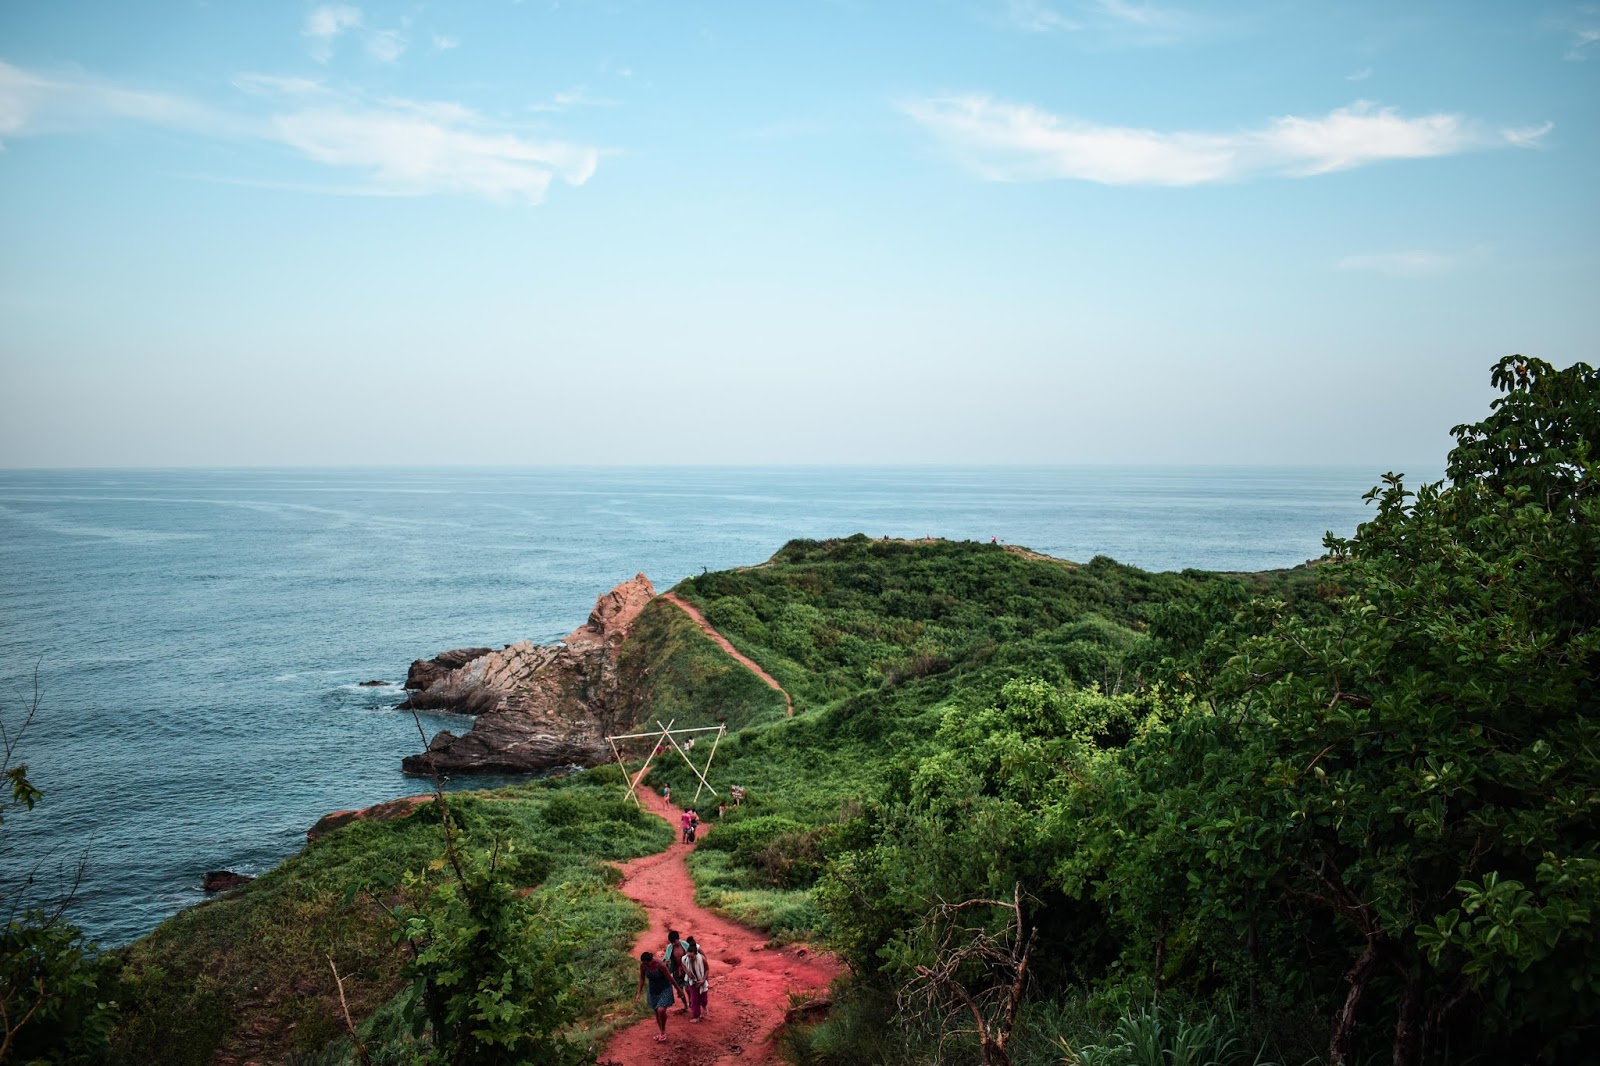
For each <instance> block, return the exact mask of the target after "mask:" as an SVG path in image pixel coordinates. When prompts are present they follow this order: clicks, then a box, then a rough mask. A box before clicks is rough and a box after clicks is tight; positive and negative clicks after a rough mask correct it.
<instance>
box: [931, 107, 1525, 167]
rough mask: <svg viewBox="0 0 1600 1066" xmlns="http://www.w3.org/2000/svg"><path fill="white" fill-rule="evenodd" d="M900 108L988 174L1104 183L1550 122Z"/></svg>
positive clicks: (1361, 161) (1356, 114) (1329, 156)
mask: <svg viewBox="0 0 1600 1066" xmlns="http://www.w3.org/2000/svg"><path fill="white" fill-rule="evenodd" d="M902 109H903V110H904V111H905V112H906V113H907V114H908V115H910V116H911V117H912V118H913V119H915V120H916V121H917V122H919V123H921V124H922V126H923V127H924V128H926V129H928V130H929V131H930V132H932V133H933V134H934V135H935V136H936V137H938V138H939V139H940V140H941V141H943V142H944V143H945V145H946V146H948V148H949V149H950V150H951V151H952V152H953V153H954V155H955V156H956V157H957V158H958V159H959V160H960V161H961V162H963V163H964V164H965V165H966V166H968V167H969V168H970V169H972V170H973V171H975V172H976V173H978V174H979V175H980V176H982V177H984V178H987V179H989V180H991V181H1048V180H1059V179H1076V180H1080V181H1093V182H1099V183H1101V184H1106V185H1202V184H1207V183H1211V182H1225V181H1241V180H1244V179H1247V178H1254V177H1266V176H1296V177H1303V176H1308V175H1313V174H1326V173H1329V172H1331V171H1336V170H1348V169H1351V168H1353V167H1359V166H1365V165H1367V164H1370V163H1377V162H1381V161H1384V160H1390V159H1420V158H1426V157H1430V156H1444V155H1453V154H1456V153H1459V152H1464V151H1468V150H1471V149H1476V148H1488V147H1497V146H1500V147H1503V146H1508V145H1510V146H1516V147H1523V148H1525V147H1530V146H1533V145H1535V144H1537V143H1538V141H1539V138H1540V137H1542V136H1543V135H1544V134H1545V133H1546V132H1548V131H1549V129H1550V124H1548V123H1546V124H1544V125H1542V126H1538V127H1529V128H1524V129H1516V130H1503V131H1500V132H1499V133H1491V132H1488V131H1485V130H1483V129H1481V128H1479V127H1478V126H1477V125H1476V124H1475V123H1472V122H1470V121H1468V120H1466V119H1464V118H1462V117H1461V116H1460V115H1452V114H1432V115H1422V116H1419V117H1416V118H1406V117H1404V116H1402V115H1400V114H1399V112H1397V111H1396V110H1395V109H1394V108H1386V107H1378V106H1377V105H1375V104H1372V103H1370V102H1368V101H1363V100H1358V101H1356V102H1355V103H1353V104H1351V105H1349V106H1348V107H1342V108H1337V109H1335V110H1334V111H1330V112H1329V113H1328V114H1326V115H1321V116H1316V117H1311V118H1305V117H1301V116H1297V115H1285V116H1281V117H1279V118H1274V119H1271V120H1269V121H1268V122H1266V123H1265V124H1263V125H1261V126H1258V127H1256V128H1253V129H1242V130H1234V131H1229V132H1210V131H1191V130H1177V131H1163V130H1152V129H1140V128H1136V127H1129V126H1108V125H1102V124H1099V123H1095V122H1089V121H1085V120H1083V119H1077V118H1072V117H1069V116H1062V115H1056V114H1053V113H1051V112H1049V111H1045V110H1043V109H1041V108H1036V107H1032V106H1029V105H1027V104H1012V103H1007V102H1005V101H1000V100H994V99H991V98H990V97H987V96H983V95H967V96H956V97H939V98H929V99H923V100H916V101H912V102H910V103H908V104H905V105H903V108H902Z"/></svg>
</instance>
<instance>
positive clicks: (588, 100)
mask: <svg viewBox="0 0 1600 1066" xmlns="http://www.w3.org/2000/svg"><path fill="white" fill-rule="evenodd" d="M616 106H617V101H615V100H611V99H608V98H607V97H604V96H590V95H589V89H588V87H587V86H584V85H574V86H573V87H572V88H570V89H564V90H562V91H561V92H558V93H556V94H555V95H554V96H552V97H551V98H550V99H548V100H541V101H539V102H538V103H536V104H529V105H528V110H529V111H566V110H567V109H569V108H573V107H616Z"/></svg>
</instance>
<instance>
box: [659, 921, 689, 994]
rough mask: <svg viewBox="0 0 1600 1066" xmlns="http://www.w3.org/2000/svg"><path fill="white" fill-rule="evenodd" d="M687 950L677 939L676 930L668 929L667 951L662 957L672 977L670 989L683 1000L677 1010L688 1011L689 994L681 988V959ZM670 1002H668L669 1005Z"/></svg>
mask: <svg viewBox="0 0 1600 1066" xmlns="http://www.w3.org/2000/svg"><path fill="white" fill-rule="evenodd" d="M688 950H689V949H688V948H687V947H686V946H685V945H684V943H683V941H682V940H681V939H680V938H679V936H678V931H677V930H676V929H668V930H667V950H666V954H665V956H664V957H665V959H666V963H667V973H668V974H670V975H671V976H672V987H673V988H674V989H676V990H677V993H678V997H679V998H680V999H682V1000H683V1006H682V1007H679V1008H678V1009H679V1010H688V1009H689V993H688V992H686V991H685V990H684V987H683V957H684V955H686V954H688ZM670 1002H671V1001H670V1000H669V1001H668V1003H669V1005H670Z"/></svg>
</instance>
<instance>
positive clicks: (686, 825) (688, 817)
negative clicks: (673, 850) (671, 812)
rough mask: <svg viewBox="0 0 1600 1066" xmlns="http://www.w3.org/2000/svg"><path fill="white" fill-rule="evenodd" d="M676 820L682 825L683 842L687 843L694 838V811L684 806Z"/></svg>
mask: <svg viewBox="0 0 1600 1066" xmlns="http://www.w3.org/2000/svg"><path fill="white" fill-rule="evenodd" d="M678 821H679V822H680V823H681V824H682V825H683V842H684V843H685V844H687V843H689V842H690V841H692V840H693V839H694V812H693V811H691V810H690V809H689V808H687V807H685V808H684V809H683V817H681V818H679V819H678Z"/></svg>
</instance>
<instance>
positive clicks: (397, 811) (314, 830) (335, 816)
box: [206, 792, 433, 877]
mask: <svg viewBox="0 0 1600 1066" xmlns="http://www.w3.org/2000/svg"><path fill="white" fill-rule="evenodd" d="M431 802H433V794H432V793H431V792H430V793H428V794H427V795H423V796H401V797H400V798H399V799H392V800H384V801H383V802H382V803H374V804H373V805H372V806H370V807H362V808H360V809H359V810H354V811H334V812H333V813H332V814H324V815H323V816H322V817H321V818H318V819H317V824H316V825H314V826H312V827H311V828H310V829H307V830H306V842H307V843H310V842H311V841H313V840H316V839H318V838H319V837H323V836H326V835H328V834H329V833H331V832H333V831H334V830H335V829H339V828H341V827H343V826H347V825H349V824H350V823H351V822H388V821H392V820H394V819H396V818H404V817H405V816H406V815H408V814H410V813H411V812H413V811H415V810H416V809H417V808H418V807H420V806H422V805H423V804H424V803H431ZM206 876H207V877H209V876H211V875H210V874H207V875H206Z"/></svg>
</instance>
